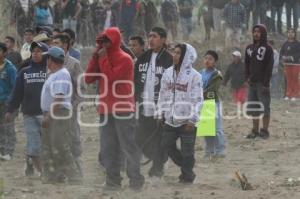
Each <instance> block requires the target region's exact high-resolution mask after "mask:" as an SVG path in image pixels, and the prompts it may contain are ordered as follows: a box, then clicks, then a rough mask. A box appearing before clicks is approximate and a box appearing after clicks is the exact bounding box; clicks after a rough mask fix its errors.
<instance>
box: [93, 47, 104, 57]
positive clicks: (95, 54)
mask: <svg viewBox="0 0 300 199" xmlns="http://www.w3.org/2000/svg"><path fill="white" fill-rule="evenodd" d="M105 54H106V49H105V48H99V47H98V48H95V49H94V52H93V57H94V58H96V59H99V58H101V57H103V56H104V55H105Z"/></svg>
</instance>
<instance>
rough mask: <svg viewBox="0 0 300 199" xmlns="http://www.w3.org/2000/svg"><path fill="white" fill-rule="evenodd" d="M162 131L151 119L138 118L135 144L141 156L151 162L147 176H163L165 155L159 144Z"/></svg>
mask: <svg viewBox="0 0 300 199" xmlns="http://www.w3.org/2000/svg"><path fill="white" fill-rule="evenodd" d="M162 135H163V129H162V127H161V126H158V124H157V122H156V120H155V119H154V118H153V117H145V116H143V115H141V116H140V118H139V121H138V129H137V131H136V143H137V144H138V146H139V147H140V149H141V150H142V152H143V154H144V155H145V156H146V157H147V158H149V159H150V160H152V162H153V164H152V167H151V168H150V170H149V176H150V177H152V176H156V177H161V176H163V168H164V163H165V162H166V161H167V154H166V153H165V152H164V150H163V148H162V144H161V139H162Z"/></svg>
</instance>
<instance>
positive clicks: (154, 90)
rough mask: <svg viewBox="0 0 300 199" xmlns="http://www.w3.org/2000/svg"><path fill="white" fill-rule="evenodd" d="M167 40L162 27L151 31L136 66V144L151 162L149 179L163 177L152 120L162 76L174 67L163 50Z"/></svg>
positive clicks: (158, 136) (156, 128) (157, 127)
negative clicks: (147, 47) (144, 49)
mask: <svg viewBox="0 0 300 199" xmlns="http://www.w3.org/2000/svg"><path fill="white" fill-rule="evenodd" d="M166 38H167V33H166V31H165V30H164V29H163V28H160V27H154V28H152V30H151V32H150V34H149V45H150V49H149V50H147V51H146V52H145V53H144V54H142V55H141V56H140V57H139V58H138V60H137V62H136V64H135V98H136V101H137V102H138V103H139V104H138V105H139V120H138V130H137V134H136V141H137V143H138V145H139V146H140V148H141V149H142V151H143V153H144V154H145V156H146V157H148V158H149V159H151V160H152V161H153V165H152V167H151V169H150V171H149V176H150V177H158V178H160V177H162V175H163V165H164V162H165V161H166V160H165V154H164V153H163V150H162V147H161V145H160V141H161V135H162V129H161V128H160V125H158V124H157V122H156V118H155V115H156V104H157V100H158V94H159V91H160V81H161V78H162V74H163V72H164V71H165V69H167V68H169V67H170V66H172V64H173V59H172V55H171V54H170V53H168V52H167V50H166V48H165V42H166ZM153 180H154V179H153Z"/></svg>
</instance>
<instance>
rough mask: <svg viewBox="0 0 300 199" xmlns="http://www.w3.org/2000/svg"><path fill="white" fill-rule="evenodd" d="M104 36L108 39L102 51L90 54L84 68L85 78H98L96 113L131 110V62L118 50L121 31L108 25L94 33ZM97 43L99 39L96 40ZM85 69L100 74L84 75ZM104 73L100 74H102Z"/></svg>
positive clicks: (133, 107)
mask: <svg viewBox="0 0 300 199" xmlns="http://www.w3.org/2000/svg"><path fill="white" fill-rule="evenodd" d="M103 36H106V37H108V38H109V40H110V41H111V43H112V46H111V47H110V48H108V49H107V53H106V55H104V56H103V57H100V58H95V57H94V56H93V57H92V58H91V59H90V60H89V63H88V66H87V69H86V71H85V82H86V83H87V84H91V83H94V82H95V81H96V80H99V95H100V97H99V98H100V99H99V102H100V104H99V106H98V112H99V114H111V113H130V112H134V111H135V100H134V88H133V86H134V84H133V82H134V78H133V71H134V65H133V61H132V59H131V57H130V56H129V55H128V54H126V53H125V52H124V51H123V50H121V48H120V45H121V34H120V30H119V29H118V28H115V27H113V28H108V29H106V30H105V31H103V32H102V33H100V34H99V35H98V37H97V41H98V40H99V38H100V37H103ZM98 44H99V46H101V44H100V43H98ZM88 73H97V74H101V75H102V76H101V77H92V76H87V74H88ZM103 76H104V77H103Z"/></svg>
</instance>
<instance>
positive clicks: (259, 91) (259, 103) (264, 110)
mask: <svg viewBox="0 0 300 199" xmlns="http://www.w3.org/2000/svg"><path fill="white" fill-rule="evenodd" d="M270 104H271V97H270V92H268V93H266V92H263V85H262V83H250V85H249V88H248V101H247V114H248V115H250V116H254V117H257V116H261V115H262V114H264V116H270V113H271V109H270Z"/></svg>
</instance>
